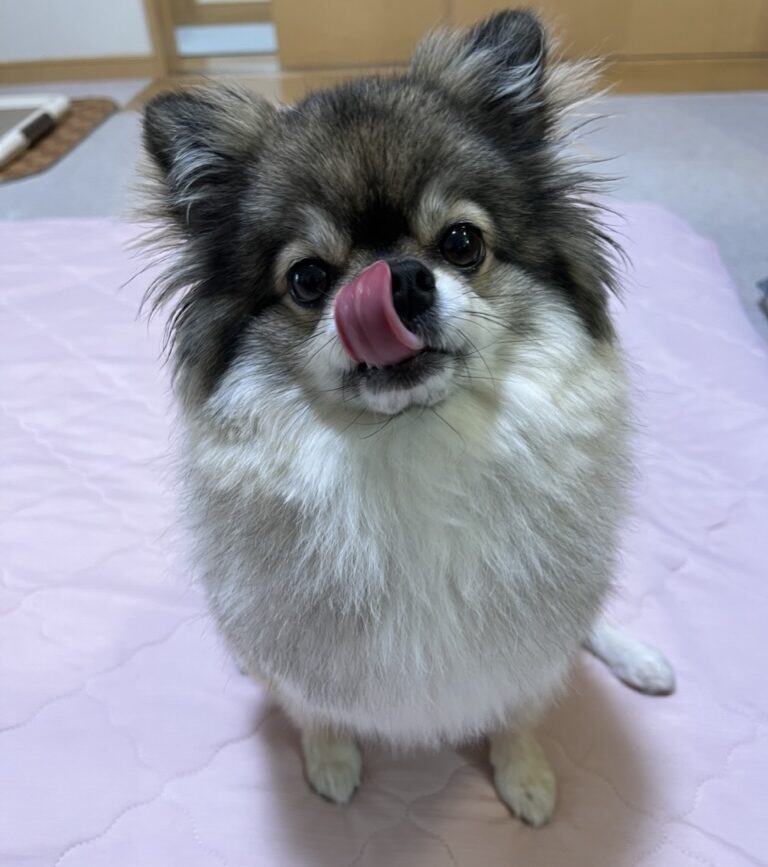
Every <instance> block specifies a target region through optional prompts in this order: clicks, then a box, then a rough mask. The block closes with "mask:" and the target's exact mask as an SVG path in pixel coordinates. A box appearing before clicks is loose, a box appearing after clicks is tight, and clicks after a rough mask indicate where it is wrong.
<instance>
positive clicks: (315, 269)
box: [288, 259, 330, 307]
mask: <svg viewBox="0 0 768 867" xmlns="http://www.w3.org/2000/svg"><path fill="white" fill-rule="evenodd" d="M329 283H330V278H329V275H328V269H327V267H326V266H325V264H324V263H323V262H321V261H320V260H319V259H304V260H302V261H301V262H297V263H296V264H295V265H294V266H293V267H292V268H291V270H290V271H289V272H288V288H289V289H290V292H291V296H292V297H293V300H294V301H295V302H296V303H297V304H301V306H302V307H314V306H315V305H316V304H319V303H320V302H321V301H322V300H323V298H325V296H326V293H327V292H328V284H329Z"/></svg>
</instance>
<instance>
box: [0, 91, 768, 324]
mask: <svg viewBox="0 0 768 867" xmlns="http://www.w3.org/2000/svg"><path fill="white" fill-rule="evenodd" d="M138 84H140V83H134V85H136V87H135V90H138V89H140V88H139V87H138ZM102 85H103V86H102V87H101V89H100V90H98V89H96V88H95V83H91V84H90V85H89V86H88V90H89V92H91V93H96V92H100V93H106V94H108V95H112V96H113V97H114V98H116V99H118V100H119V101H121V102H123V103H124V102H125V101H126V100H127V99H129V98H130V95H132V92H131V93H129V92H130V91H131V87H128V88H126V87H125V85H126V83H125V82H120V83H118V84H116V85H114V86H117V87H118V91H117V92H116V91H115V90H114V86H113V89H112V90H110V89H109V85H107V83H102ZM81 88H82V85H81ZM36 89H37V90H39V91H43V90H44V89H45V87H44V86H37V87H36ZM3 90H5V89H4V88H0V93H2V92H3ZM70 92H72V93H73V94H75V95H76V94H77V92H78V91H77V88H76V87H75V86H74V85H73V86H72V88H71V89H70ZM126 93H129V95H128V96H126ZM600 110H601V112H602V113H604V114H606V115H607V117H606V118H605V119H604V120H603V121H602V122H600V123H599V124H598V125H597V126H596V127H595V128H594V129H593V131H592V132H591V133H590V134H589V135H587V136H585V137H584V139H583V142H582V144H583V146H585V147H586V148H587V149H588V150H589V151H590V152H591V153H593V154H594V155H596V156H599V157H611V158H613V159H610V161H608V162H606V163H603V164H601V167H600V168H601V171H604V172H605V173H606V174H610V175H614V176H618V179H617V181H616V183H615V184H614V191H615V195H616V196H617V197H618V198H622V199H629V200H646V201H653V202H657V203H659V204H662V205H664V206H665V207H667V208H669V209H670V210H671V211H674V212H675V213H677V214H679V215H680V216H681V217H683V218H684V219H686V220H687V221H688V222H689V223H691V224H692V225H693V226H694V227H695V228H696V230H697V231H698V232H699V233H700V234H702V235H704V236H706V237H708V238H711V239H712V240H713V241H715V242H716V244H717V245H718V247H719V249H720V252H721V255H722V257H723V259H724V260H725V262H726V265H727V266H728V268H729V270H730V272H731V274H732V275H733V277H734V279H735V281H736V284H737V287H738V290H739V294H740V297H741V300H742V302H743V303H744V307H745V309H746V311H747V314H748V316H749V318H750V319H751V321H752V322H753V324H754V326H755V328H756V329H757V330H758V331H759V332H760V333H761V334H762V335H763V336H764V337H765V338H766V339H767V340H768V319H767V318H766V316H765V315H764V314H763V313H762V311H761V310H760V309H759V308H758V307H757V304H756V300H757V298H758V290H757V288H756V286H755V284H756V282H757V281H758V280H759V279H762V278H765V277H768V93H765V92H761V93H736V94H696V95H692V94H685V95H668V96H667V95H665V96H661V95H659V96H625V97H609V98H606V99H604V100H603V101H602V103H601V105H600ZM138 143H139V119H138V115H137V114H135V113H133V112H121V113H119V114H116V115H114V116H113V117H111V118H110V119H109V120H108V121H107V122H106V123H105V124H104V125H103V126H102V127H100V128H99V129H98V130H97V131H96V132H95V133H94V134H93V135H92V136H90V137H89V138H88V139H86V140H85V141H84V142H83V143H82V144H81V145H80V146H79V147H78V148H77V149H76V150H75V151H74V152H73V153H72V154H70V155H69V156H67V157H66V158H65V159H63V160H62V161H61V162H60V163H59V164H58V165H56V166H55V167H53V168H52V169H51V170H50V171H48V172H46V173H45V174H43V175H40V176H38V177H34V178H29V179H27V180H21V181H16V182H14V183H10V184H3V185H0V219H14V220H19V219H28V218H36V217H95V216H120V215H122V214H124V213H125V212H126V211H127V205H128V203H129V202H130V195H131V193H130V190H131V185H132V179H133V170H134V166H135V162H136V156H137V153H138Z"/></svg>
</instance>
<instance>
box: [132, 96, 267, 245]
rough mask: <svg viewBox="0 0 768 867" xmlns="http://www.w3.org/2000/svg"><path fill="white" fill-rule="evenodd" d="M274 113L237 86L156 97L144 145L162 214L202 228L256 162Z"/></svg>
mask: <svg viewBox="0 0 768 867" xmlns="http://www.w3.org/2000/svg"><path fill="white" fill-rule="evenodd" d="M276 114H277V109H276V108H275V107H274V106H273V105H271V104H270V103H268V102H267V101H266V100H264V99H262V98H261V97H259V96H257V95H256V94H254V93H251V92H250V91H248V90H246V89H244V88H239V87H213V88H204V89H203V88H195V89H191V90H185V91H175V92H171V93H164V94H161V95H160V96H156V97H155V98H154V99H153V100H151V102H150V103H149V104H148V105H147V107H146V109H145V112H144V130H143V132H144V146H145V149H146V151H147V153H148V154H149V156H150V158H151V160H152V162H153V163H154V166H155V168H156V170H157V171H156V180H158V181H159V182H160V195H161V199H162V201H163V202H164V205H165V209H164V210H165V216H166V217H169V218H170V219H171V220H172V221H174V222H175V223H176V224H177V225H178V226H179V227H181V228H185V229H190V230H198V231H200V230H205V229H206V228H208V227H210V226H211V224H212V223H214V222H215V221H216V220H217V219H218V216H219V211H220V209H221V208H222V207H225V208H228V209H230V208H231V207H232V199H231V197H230V198H229V199H227V193H228V192H230V190H231V188H232V186H236V185H237V184H238V180H239V179H240V178H241V177H242V175H243V173H244V172H245V171H246V170H247V168H248V166H249V165H251V164H253V163H255V162H257V161H258V158H259V152H260V149H261V146H262V144H263V142H264V140H265V138H266V136H268V135H269V132H270V129H271V127H272V125H273V122H274V118H275V116H276Z"/></svg>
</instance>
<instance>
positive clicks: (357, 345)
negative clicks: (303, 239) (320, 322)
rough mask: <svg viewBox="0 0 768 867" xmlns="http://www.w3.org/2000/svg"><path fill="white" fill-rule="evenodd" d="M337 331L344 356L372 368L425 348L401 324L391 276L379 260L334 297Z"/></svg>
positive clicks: (418, 339)
mask: <svg viewBox="0 0 768 867" xmlns="http://www.w3.org/2000/svg"><path fill="white" fill-rule="evenodd" d="M334 316H335V317H336V330H337V331H338V333H339V337H340V338H341V343H342V345H343V347H344V349H345V350H346V351H347V354H348V355H349V356H350V357H351V358H352V360H353V361H356V362H357V363H358V364H359V363H360V362H362V361H364V362H365V363H366V364H369V365H371V366H372V367H386V366H387V365H388V364H397V362H398V361H404V360H405V359H406V358H410V357H411V356H412V355H415V354H416V353H417V352H418V351H419V350H420V349H423V348H424V341H423V340H422V339H421V338H420V337H419V336H418V335H417V334H414V333H413V332H412V331H409V330H408V329H407V328H406V327H405V325H403V323H402V322H401V321H400V317H399V316H398V315H397V311H396V310H395V305H394V303H393V301H392V274H391V273H390V270H389V265H387V263H386V262H384V261H382V260H379V261H378V262H374V263H373V265H369V266H368V267H367V268H366V269H365V270H364V271H362V272H361V273H360V274H359V275H358V276H357V277H356V278H355V279H354V280H353V281H352V282H351V283H347V285H346V286H343V287H342V288H341V289H340V290H339V293H338V295H337V296H336V305H335V309H334Z"/></svg>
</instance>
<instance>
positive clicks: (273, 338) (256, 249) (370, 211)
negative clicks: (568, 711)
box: [144, 11, 613, 414]
mask: <svg viewBox="0 0 768 867" xmlns="http://www.w3.org/2000/svg"><path fill="white" fill-rule="evenodd" d="M587 78H589V75H588V72H585V69H584V67H582V66H579V65H570V66H568V65H555V64H553V63H552V62H551V61H550V59H549V57H548V45H547V39H546V36H545V33H544V31H543V30H542V27H541V25H540V24H539V22H538V21H537V20H536V18H534V17H533V16H532V15H530V14H528V13H526V12H519V11H515V12H507V13H502V14H499V15H496V16H494V17H493V18H491V19H489V20H488V21H486V22H484V23H482V24H480V25H478V26H476V27H474V28H473V29H471V30H468V31H442V32H437V33H435V34H433V35H431V36H429V37H428V38H427V39H426V40H425V41H424V42H423V43H422V44H421V45H420V46H419V48H418V49H417V51H416V54H415V56H414V58H413V61H412V64H411V66H410V68H409V70H408V71H407V73H405V74H404V75H400V76H398V77H383V78H370V79H363V80H360V81H355V82H352V83H349V84H344V85H342V86H340V87H337V88H335V89H332V90H327V91H321V92H318V93H314V94H312V95H310V96H308V97H307V98H306V99H304V100H303V101H302V102H300V103H298V104H297V105H295V106H291V107H285V108H278V107H275V106H273V105H271V104H269V103H267V102H266V101H264V100H262V99H260V98H259V97H257V96H255V95H253V94H249V93H247V92H245V91H241V90H237V89H232V88H218V89H211V90H197V91H189V92H180V93H171V94H167V95H162V96H159V97H157V98H156V99H154V100H153V101H152V102H151V103H150V104H149V105H148V107H147V110H146V116H145V127H144V136H145V143H146V148H147V150H148V152H149V154H150V156H151V158H152V160H153V162H154V165H155V169H156V174H157V179H158V180H159V182H160V192H159V195H157V194H156V198H155V201H154V206H155V211H156V212H157V211H159V213H160V216H161V217H162V220H163V221H164V223H165V224H166V226H167V227H168V228H170V229H171V236H170V237H171V239H172V243H173V245H174V246H175V247H176V248H177V252H178V253H179V255H178V257H177V258H176V260H175V262H174V264H173V266H172V267H171V268H170V269H169V271H168V273H167V274H166V275H165V277H164V278H163V279H162V280H161V281H160V283H159V285H158V286H157V287H155V290H154V291H155V295H154V300H155V301H156V302H159V303H161V302H163V301H165V300H167V299H169V298H170V297H171V296H173V295H175V294H176V293H177V292H179V293H181V294H180V297H179V300H178V301H177V306H176V308H175V311H174V313H173V315H172V317H171V330H172V336H173V346H174V353H175V357H176V364H177V368H178V371H179V374H180V378H181V382H182V395H183V399H184V401H185V402H186V403H187V404H188V405H191V406H192V407H199V406H201V405H202V404H203V403H205V402H206V401H209V400H213V399H215V400H217V402H218V403H219V405H221V404H222V400H223V402H224V403H226V399H225V398H226V392H227V391H229V392H231V393H232V394H234V392H237V395H238V397H237V400H238V401H239V402H240V403H241V404H242V402H243V401H246V402H247V401H249V400H255V401H256V400H258V395H259V394H262V393H264V391H265V389H272V390H283V391H290V392H291V393H293V394H296V393H300V394H301V395H302V396H303V398H305V399H306V401H308V402H311V403H314V404H316V405H320V404H322V405H324V406H333V405H337V406H341V405H342V404H344V405H346V406H351V407H354V408H355V410H356V411H359V410H363V411H365V410H370V411H373V412H379V413H386V414H394V413H399V412H402V411H404V410H407V409H408V408H410V407H412V406H425V405H426V406H429V405H434V404H437V403H439V402H442V401H445V400H449V399H450V398H451V396H452V395H453V394H456V393H457V392H459V391H461V390H463V389H470V390H472V389H477V390H483V389H486V390H487V389H493V388H494V386H495V383H496V382H498V380H499V379H501V378H503V377H504V375H505V373H506V371H507V370H508V369H509V368H510V366H514V365H521V366H524V365H526V364H527V365H534V366H535V364H536V357H537V353H539V354H541V355H542V357H543V356H544V355H546V353H548V352H556V351H560V349H562V347H563V346H564V345H569V344H579V345H585V344H590V343H591V342H601V341H602V342H610V341H611V340H612V328H611V324H610V320H609V317H608V312H607V296H608V291H609V289H610V288H611V285H612V280H613V277H612V269H611V264H610V255H609V253H610V245H609V243H608V242H607V240H606V238H605V236H604V234H603V232H602V230H601V228H600V225H599V222H598V221H597V220H596V216H595V209H594V206H593V205H591V204H590V202H589V201H588V198H589V195H588V194H589V191H590V178H589V177H588V176H586V175H585V174H583V173H581V172H579V171H578V170H577V169H575V168H573V167H572V166H570V165H569V164H568V163H567V162H566V160H565V159H564V158H563V155H562V154H561V152H560V151H561V144H562V143H561V141H560V138H561V132H562V127H561V124H560V120H561V116H562V114H563V112H564V111H565V110H566V109H567V108H568V107H569V106H570V105H571V103H572V102H573V101H574V100H575V99H577V98H580V97H582V96H583V95H584V94H583V89H584V82H585V80H586V79H587ZM521 369H523V368H522V367H521ZM233 400H234V398H233ZM251 411H252V412H258V407H252V408H251Z"/></svg>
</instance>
